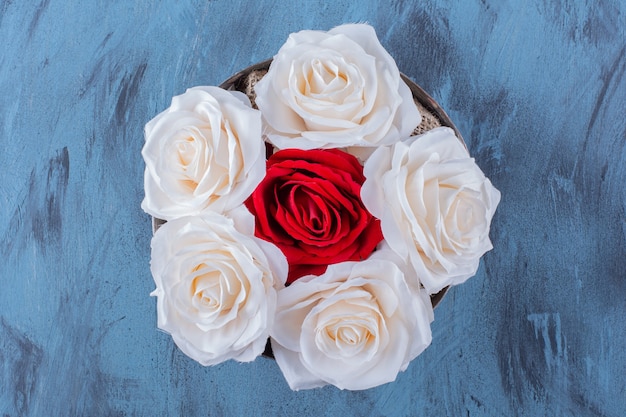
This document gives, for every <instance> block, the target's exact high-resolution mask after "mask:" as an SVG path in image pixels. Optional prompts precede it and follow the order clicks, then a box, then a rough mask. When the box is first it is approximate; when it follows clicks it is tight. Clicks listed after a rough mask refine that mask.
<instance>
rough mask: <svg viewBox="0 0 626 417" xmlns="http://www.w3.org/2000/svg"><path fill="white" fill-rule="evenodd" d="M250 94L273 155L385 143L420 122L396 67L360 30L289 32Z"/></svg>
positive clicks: (367, 31)
mask: <svg viewBox="0 0 626 417" xmlns="http://www.w3.org/2000/svg"><path fill="white" fill-rule="evenodd" d="M255 90H256V94H257V97H256V103H257V105H258V107H259V109H260V110H261V112H262V113H263V118H264V120H265V122H266V128H265V131H264V133H265V134H266V135H267V137H268V139H269V141H270V142H272V143H273V144H274V145H275V146H276V147H278V148H279V149H284V148H300V149H313V148H339V147H349V146H378V145H386V144H390V143H393V142H395V141H397V140H400V139H401V138H403V137H406V136H408V135H409V134H410V133H411V132H412V131H413V129H414V128H415V127H416V126H417V125H418V124H419V123H420V121H421V116H420V114H419V111H418V110H417V107H416V106H415V104H414V102H413V96H412V94H411V91H410V90H409V87H408V86H407V85H406V84H405V83H404V82H403V81H402V80H401V79H400V72H399V71H398V68H397V66H396V63H395V61H394V60H393V58H392V57H391V55H389V54H388V53H387V51H385V49H384V48H383V47H382V45H381V44H380V42H379V41H378V38H377V37H376V32H375V31H374V29H373V28H372V27H371V26H368V25H365V24H349V25H343V26H338V27H336V28H334V29H332V30H330V31H329V32H322V31H312V30H305V31H301V32H297V33H293V34H291V35H290V36H289V39H288V40H287V42H286V43H285V44H284V45H283V46H282V47H281V48H280V50H279V51H278V53H277V54H276V56H274V60H273V61H272V64H271V66H270V69H269V72H268V73H267V75H265V77H263V79H262V80H261V81H259V82H258V83H257V84H256V86H255Z"/></svg>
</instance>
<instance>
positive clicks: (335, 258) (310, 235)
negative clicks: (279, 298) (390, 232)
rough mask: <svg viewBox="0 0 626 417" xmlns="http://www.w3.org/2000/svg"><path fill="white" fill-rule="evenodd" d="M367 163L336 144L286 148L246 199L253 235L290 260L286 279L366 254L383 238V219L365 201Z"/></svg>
mask: <svg viewBox="0 0 626 417" xmlns="http://www.w3.org/2000/svg"><path fill="white" fill-rule="evenodd" d="M364 181H365V177H364V176H363V167H362V166H361V164H360V163H359V161H358V160H357V159H356V158H355V157H354V156H352V155H350V154H347V153H345V152H342V151H339V150H337V149H326V150H321V149H314V150H300V149H284V150H281V151H278V152H276V153H275V154H273V155H272V156H270V158H269V159H268V161H267V173H266V175H265V178H264V179H263V181H261V183H260V184H259V185H258V187H257V188H256V190H255V191H254V192H253V193H252V195H251V196H250V197H249V198H248V200H247V201H246V206H247V207H248V210H250V212H252V214H254V216H255V219H256V227H255V235H256V236H257V237H259V238H261V239H264V240H267V241H269V242H271V243H273V244H275V245H276V246H278V247H279V248H280V249H281V250H282V252H283V253H284V254H285V256H286V257H287V261H288V262H289V276H288V278H287V283H291V282H293V281H294V280H296V279H297V278H299V277H301V276H304V275H308V274H315V275H319V274H322V273H324V271H326V267H327V266H328V265H330V264H334V263H338V262H343V261H360V260H362V259H365V258H367V257H368V256H369V255H370V253H372V251H373V250H374V249H375V248H376V245H377V244H378V243H379V242H380V241H381V240H382V239H383V234H382V231H381V229H380V221H379V220H378V219H377V218H375V217H374V216H372V215H371V214H370V213H369V212H368V211H367V209H366V208H365V207H364V206H363V203H362V202H361V185H362V184H363V182H364Z"/></svg>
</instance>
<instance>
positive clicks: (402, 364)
mask: <svg viewBox="0 0 626 417" xmlns="http://www.w3.org/2000/svg"><path fill="white" fill-rule="evenodd" d="M379 258H380V257H379ZM432 317H433V316H432V306H431V304H430V299H429V298H428V296H427V295H426V293H425V291H423V290H422V291H421V292H417V293H416V292H414V291H411V290H410V288H409V287H408V285H407V283H406V282H405V281H404V275H403V273H402V271H401V270H400V268H399V267H398V266H396V265H395V264H394V263H393V262H390V261H388V260H385V259H372V258H370V259H367V260H365V261H362V262H344V263H339V264H334V265H331V266H329V267H328V269H327V271H326V272H325V273H324V274H323V275H320V276H319V277H317V276H312V275H311V276H307V277H303V278H300V279H298V280H297V281H295V282H294V283H293V284H291V285H290V286H289V287H286V288H284V289H282V290H280V291H279V293H278V306H277V314H276V323H275V326H274V328H273V331H272V332H271V337H272V348H273V351H274V356H275V357H276V361H277V363H278V365H279V366H280V368H281V370H282V372H283V374H284V376H285V379H286V380H287V382H288V383H289V386H290V387H291V389H293V390H299V389H308V388H315V387H320V386H323V385H326V384H332V385H335V386H337V387H338V388H341V389H350V390H362V389H367V388H371V387H375V386H378V385H381V384H384V383H387V382H391V381H394V380H395V379H396V376H397V374H398V372H400V371H403V370H405V369H406V368H407V366H408V364H409V362H410V361H411V360H412V359H413V358H415V357H416V356H417V355H419V354H420V353H421V352H422V351H423V350H424V349H425V348H426V347H427V346H428V345H429V344H430V342H431V338H432V336H431V332H430V322H431V320H432Z"/></svg>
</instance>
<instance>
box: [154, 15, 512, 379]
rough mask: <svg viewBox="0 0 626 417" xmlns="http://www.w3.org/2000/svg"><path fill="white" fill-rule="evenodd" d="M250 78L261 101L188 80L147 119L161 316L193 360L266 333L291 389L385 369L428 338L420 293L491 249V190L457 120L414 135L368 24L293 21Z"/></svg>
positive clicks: (243, 348) (391, 69) (400, 365)
mask: <svg viewBox="0 0 626 417" xmlns="http://www.w3.org/2000/svg"><path fill="white" fill-rule="evenodd" d="M255 88H256V91H255V94H256V104H257V105H258V108H259V110H256V109H254V108H253V107H252V106H251V103H250V100H249V99H248V97H246V96H245V95H243V94H242V93H239V92H233V91H225V90H222V89H220V88H217V87H195V88H191V89H189V90H187V92H186V93H184V94H182V95H180V96H177V97H174V98H173V99H172V104H171V106H170V107H169V108H168V109H167V110H165V111H164V112H162V113H161V114H159V115H157V116H156V117H155V118H154V119H153V120H151V121H150V122H149V123H148V124H147V125H146V129H145V136H146V143H145V146H144V148H143V151H142V155H143V157H144V160H145V162H146V170H145V177H144V185H145V198H144V200H143V202H142V207H143V209H144V210H145V211H146V212H147V213H149V214H151V215H152V216H154V217H156V218H159V219H163V220H167V223H165V224H164V225H163V226H161V227H160V228H159V229H158V230H157V231H156V232H155V234H154V237H153V239H152V261H151V271H152V275H153V277H154V282H155V284H156V289H155V290H154V292H153V293H152V294H153V295H155V296H156V297H157V313H158V326H159V328H161V329H163V330H164V331H166V332H168V333H170V334H171V335H172V338H173V339H174V342H175V343H176V344H177V345H178V346H179V348H180V349H181V350H182V351H183V352H184V353H185V354H187V355H188V356H190V357H192V358H193V359H195V360H197V361H198V362H200V363H202V364H204V365H213V364H216V363H219V362H222V361H225V360H228V359H235V360H238V361H251V360H253V359H254V358H255V357H256V356H258V355H260V354H261V353H262V352H263V350H264V348H265V345H266V341H267V339H268V337H269V339H270V340H271V347H272V349H273V352H274V354H275V357H276V361H277V363H278V365H279V366H280V368H281V370H282V371H283V374H284V375H285V378H286V380H287V382H288V383H289V386H290V387H291V388H292V389H294V390H298V389H307V388H313V387H319V386H323V385H326V384H332V385H335V386H337V387H339V388H341V389H353V390H359V389H367V388H370V387H374V386H377V385H380V384H384V383H387V382H390V381H393V380H394V379H395V378H396V376H397V374H398V373H399V372H401V371H403V370H405V369H406V368H407V366H408V364H409V362H410V361H411V360H412V359H414V358H415V357H416V356H417V355H419V354H420V353H421V352H422V351H423V350H424V349H425V348H426V347H427V346H428V345H429V344H430V341H431V337H432V336H431V332H430V322H431V321H432V320H433V312H432V305H431V303H430V299H429V297H428V296H429V294H434V293H436V292H438V291H440V290H441V289H443V288H445V287H447V286H449V285H455V284H459V283H461V282H463V281H465V280H466V279H467V278H469V277H470V276H472V275H474V274H475V273H476V270H477V268H478V263H479V259H480V257H481V256H482V255H483V254H484V253H485V252H486V251H488V250H490V249H491V247H492V246H491V242H490V241H489V226H490V222H491V218H492V216H493V215H494V212H495V209H496V207H497V205H498V202H499V200H500V193H499V192H498V191H497V190H496V189H495V188H494V187H493V186H492V185H491V183H490V182H489V180H488V179H487V178H486V177H485V176H484V174H483V173H482V172H481V171H480V169H479V168H478V166H477V165H476V164H475V162H474V160H473V159H472V158H470V156H469V154H468V153H467V150H466V149H465V147H464V146H463V144H462V142H461V141H460V140H459V139H458V138H457V137H456V136H455V135H454V133H453V131H452V130H451V129H447V128H439V129H434V130H431V131H429V132H427V133H425V134H423V135H420V136H416V137H411V136H410V135H411V134H412V132H413V131H414V128H415V127H416V126H417V125H418V124H419V123H420V120H421V116H420V114H419V111H418V109H417V107H416V105H415V103H414V101H413V97H412V94H411V91H410V89H409V87H408V86H407V85H406V84H405V83H404V82H403V81H402V79H401V78H400V72H399V70H398V68H397V67H396V64H395V62H394V61H393V59H392V58H391V56H390V55H389V54H388V53H387V52H386V51H385V50H384V48H383V47H382V46H381V44H380V42H379V41H378V39H377V38H376V34H375V32H374V30H373V28H371V27H370V26H368V25H364V24H356V25H343V26H340V27H337V28H335V29H332V30H331V31H329V32H321V31H302V32H298V33H295V34H292V35H291V36H290V37H289V39H288V41H287V42H286V43H285V45H284V46H283V47H282V48H281V49H280V50H279V52H278V54H277V55H276V56H275V57H274V60H273V61H272V64H271V65H270V68H269V71H268V72H267V74H266V75H265V76H264V77H263V78H262V79H261V80H260V81H259V82H258V83H257V84H256V87H255ZM266 149H267V150H269V151H268V152H267V155H266ZM285 284H286V285H285Z"/></svg>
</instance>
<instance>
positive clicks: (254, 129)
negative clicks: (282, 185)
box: [141, 87, 265, 220]
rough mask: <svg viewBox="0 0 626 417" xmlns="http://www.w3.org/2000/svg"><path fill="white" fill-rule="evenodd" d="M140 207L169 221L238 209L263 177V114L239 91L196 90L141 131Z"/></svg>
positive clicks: (177, 101)
mask: <svg viewBox="0 0 626 417" xmlns="http://www.w3.org/2000/svg"><path fill="white" fill-rule="evenodd" d="M145 137H146V143H145V145H144V147H143V150H142V155H143V158H144V160H145V163H146V170H145V176H144V189H145V193H146V194H145V198H144V200H143V202H142V204H141V207H142V208H143V209H144V211H146V212H147V213H149V214H151V215H152V216H155V217H158V218H161V219H165V220H171V219H174V218H176V217H181V216H186V215H195V214H198V213H201V212H203V211H204V210H206V209H209V208H210V209H211V210H213V211H218V212H223V211H226V210H229V209H231V208H233V207H237V206H238V205H240V204H241V203H243V201H244V200H245V199H246V198H247V197H248V196H249V195H250V193H251V192H252V191H253V190H254V188H255V187H256V186H257V184H258V183H259V182H260V181H261V179H262V178H263V176H264V174H265V148H264V143H263V139H262V137H261V115H260V113H259V112H258V111H257V110H254V109H253V108H252V107H251V106H250V100H249V99H248V98H247V97H246V96H245V95H244V94H243V93H239V92H231V91H225V90H223V89H221V88H218V87H194V88H190V89H189V90H187V91H186V92H185V93H184V94H182V95H180V96H176V97H174V98H172V104H171V106H170V107H169V108H168V109H167V110H165V111H164V112H162V113H160V114H159V115H157V116H156V117H155V118H154V119H152V120H151V121H150V122H148V124H146V128H145Z"/></svg>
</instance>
